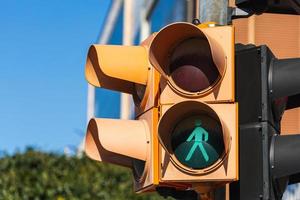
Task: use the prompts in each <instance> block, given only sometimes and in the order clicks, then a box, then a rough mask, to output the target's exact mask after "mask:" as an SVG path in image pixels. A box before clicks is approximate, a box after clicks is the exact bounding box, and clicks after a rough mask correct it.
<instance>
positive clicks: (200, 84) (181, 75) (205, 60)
mask: <svg viewBox="0 0 300 200" xmlns="http://www.w3.org/2000/svg"><path fill="white" fill-rule="evenodd" d="M169 70H170V75H171V77H172V79H173V81H174V82H175V84H176V85H177V86H178V87H180V88H181V89H183V90H185V91H188V92H201V91H203V90H205V89H207V88H208V87H209V86H212V85H213V84H214V83H215V82H216V81H217V80H218V79H219V77H220V73H219V71H218V68H217V66H216V65H215V64H214V62H213V59H212V55H211V50H210V46H209V43H208V42H207V40H206V39H204V38H190V39H187V40H184V41H183V42H181V43H179V44H178V45H177V46H176V47H175V48H174V50H173V52H172V54H171V61H170V66H169Z"/></svg>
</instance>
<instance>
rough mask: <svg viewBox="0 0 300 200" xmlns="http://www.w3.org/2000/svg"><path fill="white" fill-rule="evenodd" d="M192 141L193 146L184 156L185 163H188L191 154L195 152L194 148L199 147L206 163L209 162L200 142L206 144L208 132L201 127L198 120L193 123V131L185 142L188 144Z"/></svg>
mask: <svg viewBox="0 0 300 200" xmlns="http://www.w3.org/2000/svg"><path fill="white" fill-rule="evenodd" d="M192 140H193V141H194V144H193V146H192V148H191V150H190V151H189V153H188V155H187V156H186V158H185V161H189V160H190V159H191V158H192V155H193V153H194V152H195V151H196V148H197V147H199V148H200V151H201V153H202V155H203V157H204V159H205V161H206V162H207V161H208V160H209V156H208V155H207V152H206V150H205V148H204V146H203V144H202V142H206V141H207V140H208V132H207V131H206V130H205V129H204V128H202V127H201V121H200V120H196V121H195V129H194V130H193V132H192V133H191V135H190V136H189V137H188V139H187V140H186V141H187V142H190V141H192Z"/></svg>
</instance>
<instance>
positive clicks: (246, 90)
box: [230, 44, 300, 200]
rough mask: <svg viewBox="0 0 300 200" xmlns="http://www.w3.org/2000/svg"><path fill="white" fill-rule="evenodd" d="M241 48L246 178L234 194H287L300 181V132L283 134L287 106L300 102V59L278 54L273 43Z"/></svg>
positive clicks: (241, 127)
mask: <svg viewBox="0 0 300 200" xmlns="http://www.w3.org/2000/svg"><path fill="white" fill-rule="evenodd" d="M235 52H236V54H235V66H236V99H237V101H238V103H239V153H240V155H239V169H240V174H239V177H240V179H239V181H238V182H235V183H232V184H231V186H230V190H231V192H230V196H231V198H230V199H234V200H235V199H243V200H248V199H249V200H254V199H263V200H264V199H281V198H282V195H283V192H284V190H285V188H286V186H287V184H288V183H289V180H291V181H290V183H295V182H299V180H300V179H299V178H298V173H300V160H299V153H300V135H280V134H281V132H280V121H281V117H282V115H283V113H284V110H285V109H286V108H287V105H288V104H289V105H290V107H291V108H292V107H297V106H298V104H299V103H296V102H295V100H297V98H296V97H297V95H298V94H299V93H300V79H299V77H300V59H277V58H275V56H274V55H273V54H272V52H271V51H270V49H269V48H268V47H267V46H254V45H241V44H237V45H236V50H235ZM289 96H292V101H288V97H289Z"/></svg>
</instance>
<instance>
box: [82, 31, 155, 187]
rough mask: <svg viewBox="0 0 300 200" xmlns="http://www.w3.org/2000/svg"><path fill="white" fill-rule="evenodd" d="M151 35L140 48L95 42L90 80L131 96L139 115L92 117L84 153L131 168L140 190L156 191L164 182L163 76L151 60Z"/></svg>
mask: <svg viewBox="0 0 300 200" xmlns="http://www.w3.org/2000/svg"><path fill="white" fill-rule="evenodd" d="M152 38H153V36H150V37H149V38H148V39H146V40H145V41H144V42H143V43H142V44H141V45H140V46H114V45H92V46H91V48H90V49H89V53H88V58H87V63H86V79H87V80H88V82H89V83H91V84H92V85H94V86H96V87H102V88H106V89H110V90H115V91H119V92H125V93H129V94H132V96H133V98H134V102H135V105H136V106H135V108H136V119H135V120H119V119H91V121H90V122H89V125H88V128H87V134H86V143H85V151H86V153H87V155H88V156H89V157H90V158H92V159H94V160H97V161H102V162H108V163H112V164H117V165H121V166H125V167H129V168H131V169H132V171H133V175H134V186H135V191H136V192H144V191H152V190H154V189H155V186H156V185H157V184H158V183H159V177H158V174H159V171H158V158H157V157H158V138H157V130H156V127H157V122H158V108H157V96H158V80H159V74H158V73H157V71H156V70H155V69H154V68H152V66H151V65H150V63H149V59H148V46H149V44H150V42H151V41H152Z"/></svg>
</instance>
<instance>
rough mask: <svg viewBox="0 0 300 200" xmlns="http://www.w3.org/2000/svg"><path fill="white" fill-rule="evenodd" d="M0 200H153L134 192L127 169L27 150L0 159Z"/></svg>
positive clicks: (150, 195)
mask: <svg viewBox="0 0 300 200" xmlns="http://www.w3.org/2000/svg"><path fill="white" fill-rule="evenodd" d="M0 199H4V200H6V199H7V200H10V199H11V200H27V199H28V200H40V199H41V200H44V199H51V200H52V199H54V200H65V199H68V200H69V199H70V200H77V199H78V200H85V199H86V200H91V199H92V200H97V199H99V200H100V199H107V200H124V199H126V200H127V199H129V200H138V199H139V200H154V199H155V200H156V199H163V198H162V197H160V196H159V195H157V194H156V193H154V194H147V195H145V194H135V193H134V192H133V186H132V174H131V171H130V170H128V169H125V168H122V167H118V166H113V165H109V164H103V163H99V162H95V161H92V160H90V159H89V158H87V157H85V156H84V157H83V158H77V157H66V156H64V155H59V154H54V153H43V152H39V151H35V150H33V149H28V150H26V151H25V152H24V153H16V154H15V155H13V156H9V155H3V156H2V157H1V159H0Z"/></svg>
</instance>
